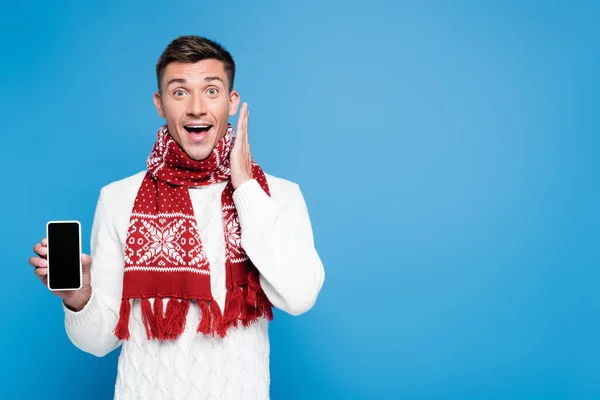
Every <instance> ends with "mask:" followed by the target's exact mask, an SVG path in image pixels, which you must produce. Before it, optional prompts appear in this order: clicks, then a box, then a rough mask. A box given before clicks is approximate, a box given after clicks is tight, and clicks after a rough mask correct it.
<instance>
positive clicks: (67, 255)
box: [48, 222, 81, 290]
mask: <svg viewBox="0 0 600 400" xmlns="http://www.w3.org/2000/svg"><path fill="white" fill-rule="evenodd" d="M79 235H80V230H79V224H78V223H76V222H51V223H49V224H48V287H49V288H50V289H54V290H61V289H76V288H78V287H79V285H80V279H81V278H80V274H81V264H80V254H81V249H80V248H79V247H80V243H81V240H80V239H79Z"/></svg>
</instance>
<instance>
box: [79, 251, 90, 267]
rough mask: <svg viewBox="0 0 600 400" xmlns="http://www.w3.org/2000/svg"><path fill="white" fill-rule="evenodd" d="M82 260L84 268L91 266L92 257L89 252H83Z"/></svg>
mask: <svg viewBox="0 0 600 400" xmlns="http://www.w3.org/2000/svg"><path fill="white" fill-rule="evenodd" d="M81 262H82V263H83V267H84V268H89V267H90V264H91V263H92V257H90V256H88V255H87V254H82V255H81Z"/></svg>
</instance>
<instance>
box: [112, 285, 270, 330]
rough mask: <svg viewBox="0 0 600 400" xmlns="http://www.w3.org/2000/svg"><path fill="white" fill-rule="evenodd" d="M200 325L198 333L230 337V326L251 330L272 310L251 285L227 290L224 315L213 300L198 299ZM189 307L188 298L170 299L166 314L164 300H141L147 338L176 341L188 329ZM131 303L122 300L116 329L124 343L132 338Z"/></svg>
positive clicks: (261, 293)
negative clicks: (151, 301)
mask: <svg viewBox="0 0 600 400" xmlns="http://www.w3.org/2000/svg"><path fill="white" fill-rule="evenodd" d="M198 305H199V307H200V314H201V317H200V322H199V324H198V326H197V328H196V331H197V332H200V333H203V334H205V335H212V336H215V334H218V335H219V336H220V337H221V338H224V337H225V336H227V331H228V330H229V329H230V328H231V327H236V328H237V327H238V322H241V323H242V325H243V326H245V327H248V326H250V325H251V324H252V323H253V322H255V321H256V320H257V319H258V317H264V318H266V319H268V320H269V321H270V320H272V319H273V309H272V305H271V303H270V302H269V299H268V298H267V296H266V294H265V293H264V291H263V290H262V288H261V287H260V285H255V284H254V282H253V283H252V284H251V283H250V280H249V282H248V285H245V286H243V287H242V288H234V289H231V290H228V291H227V296H226V298H225V312H224V313H222V312H221V308H220V307H219V304H218V303H217V302H216V301H214V300H210V301H207V300H199V301H198ZM189 308H190V301H189V300H187V299H181V300H178V299H176V298H170V299H169V300H168V303H167V309H166V311H164V312H163V309H164V306H163V299H162V298H160V297H157V298H155V299H154V305H152V304H151V303H150V300H149V299H148V298H143V299H142V301H141V309H142V321H143V323H144V328H145V329H146V336H147V337H148V339H159V340H175V339H177V338H178V337H179V336H180V335H181V334H182V333H183V331H184V330H185V326H186V316H187V313H188V310H189ZM130 313H131V304H130V300H129V299H123V300H122V301H121V309H120V312H119V322H118V324H117V326H116V328H115V331H114V333H115V335H116V336H117V337H118V338H119V339H121V340H127V339H129V338H130V332H129V317H130Z"/></svg>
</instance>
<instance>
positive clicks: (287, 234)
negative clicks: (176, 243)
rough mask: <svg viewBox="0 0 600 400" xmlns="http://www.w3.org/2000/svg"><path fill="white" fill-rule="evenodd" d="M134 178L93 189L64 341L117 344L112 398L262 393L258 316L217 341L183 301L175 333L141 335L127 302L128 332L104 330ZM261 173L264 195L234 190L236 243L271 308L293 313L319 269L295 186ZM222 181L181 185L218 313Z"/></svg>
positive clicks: (264, 341) (116, 302)
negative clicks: (81, 294) (81, 276)
mask: <svg viewBox="0 0 600 400" xmlns="http://www.w3.org/2000/svg"><path fill="white" fill-rule="evenodd" d="M144 174H145V171H143V172H140V173H138V174H136V175H133V176H131V177H128V178H126V179H123V180H120V181H117V182H114V183H112V184H110V185H108V186H106V187H104V188H103V189H102V191H101V193H100V198H99V201H98V205H97V208H96V214H95V216H94V225H93V227H92V236H91V255H92V260H93V261H92V266H91V275H92V290H93V294H92V297H91V298H90V301H89V302H88V304H87V305H86V306H85V308H84V309H83V310H82V311H80V312H73V311H71V310H69V309H68V308H66V307H64V305H63V309H64V312H65V327H66V331H67V334H68V336H69V338H70V339H71V341H72V342H73V344H74V345H75V346H77V347H78V348H79V349H81V350H83V351H85V352H88V353H91V354H94V355H96V356H98V357H101V356H104V355H106V354H107V353H109V352H112V351H113V350H115V349H117V348H118V347H119V346H120V345H121V344H122V347H121V354H120V357H119V363H118V371H117V379H116V386H115V397H114V398H115V399H118V400H129V399H140V400H142V399H143V400H158V399H176V400H179V399H194V400H198V399H217V398H218V399H243V400H251V399H261V400H263V399H268V398H269V383H270V374H269V351H270V346H269V337H268V321H266V320H265V319H260V320H259V321H258V322H256V323H254V324H252V325H251V326H249V327H247V328H244V327H243V326H240V327H239V328H237V329H234V330H231V331H229V332H228V336H226V337H225V338H224V339H221V338H220V337H219V336H216V337H212V336H205V335H202V334H199V333H197V332H196V327H197V326H198V322H199V321H200V319H201V316H200V312H199V308H198V306H197V304H196V303H194V302H192V305H191V307H190V310H189V312H188V316H187V326H186V329H185V332H184V333H183V334H182V335H181V337H179V338H178V339H177V340H176V341H165V342H159V341H155V340H151V341H149V340H148V339H147V338H146V331H145V329H144V325H143V323H142V317H141V312H140V304H139V301H135V302H134V303H133V306H132V309H131V317H130V322H129V329H130V332H131V338H130V339H129V340H128V341H124V342H121V341H119V340H118V339H117V338H116V337H115V336H114V334H113V329H114V327H115V325H116V324H117V320H118V315H119V306H120V300H121V290H122V285H123V283H122V279H123V265H124V260H123V251H124V243H125V238H126V235H127V230H128V226H129V215H130V213H131V210H132V207H133V202H134V200H135V197H136V194H137V191H138V188H139V186H140V184H141V182H142V179H143V177H144ZM266 176H267V182H268V184H269V187H270V190H271V197H269V196H267V195H266V194H265V193H264V191H263V190H262V189H261V188H260V186H259V185H258V182H257V181H255V180H250V181H247V182H245V183H244V184H243V185H241V186H240V187H239V188H238V189H237V190H236V191H235V192H234V197H233V200H234V202H235V205H236V208H237V210H238V215H239V219H240V226H241V230H242V246H243V248H244V250H245V251H246V253H247V254H248V256H249V257H250V259H251V260H252V261H253V263H254V264H255V265H256V267H257V269H258V270H259V272H260V280H261V284H262V287H263V290H264V291H265V293H266V295H267V297H268V298H269V300H270V301H271V302H272V303H273V305H274V306H275V307H277V308H279V309H281V310H283V311H285V312H287V313H289V314H292V315H299V314H301V313H304V312H306V311H308V310H309V309H310V308H311V307H312V306H313V304H314V303H315V301H316V298H317V295H318V293H319V291H320V289H321V286H322V284H323V280H324V270H323V265H322V263H321V260H320V258H319V256H318V254H317V252H316V250H315V248H314V245H313V234H312V228H311V224H310V220H309V216H308V212H307V209H306V204H305V202H304V198H303V196H302V194H301V192H300V189H299V187H298V185H297V184H295V183H293V182H290V181H288V180H285V179H281V178H276V177H274V176H271V175H268V174H267V175H266ZM224 186H225V183H220V184H215V185H211V186H208V187H201V188H190V189H189V192H190V196H191V199H192V204H193V207H194V212H195V214H196V218H197V221H198V227H199V231H200V236H201V239H202V242H203V245H204V246H205V247H204V248H205V251H206V254H207V257H208V260H209V262H210V268H211V289H212V293H213V296H214V298H215V300H216V301H217V302H218V303H219V306H220V307H221V309H224V302H225V291H226V289H225V243H224V235H223V219H222V209H221V197H220V194H221V192H222V190H223V188H224ZM151 302H153V299H151ZM166 304H167V302H164V306H165V307H166Z"/></svg>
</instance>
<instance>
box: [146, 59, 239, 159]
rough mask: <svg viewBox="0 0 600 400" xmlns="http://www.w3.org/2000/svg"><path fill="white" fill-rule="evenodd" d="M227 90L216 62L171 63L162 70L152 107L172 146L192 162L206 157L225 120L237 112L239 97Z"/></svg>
mask: <svg viewBox="0 0 600 400" xmlns="http://www.w3.org/2000/svg"><path fill="white" fill-rule="evenodd" d="M228 87H229V82H228V78H227V74H226V73H225V69H224V68H223V63H222V62H221V61H218V60H202V61H199V62H197V63H195V64H192V63H182V62H172V63H170V64H169V65H167V68H166V69H165V73H164V76H163V79H162V82H161V92H156V93H155V94H154V104H155V106H156V109H157V110H158V114H159V115H160V117H161V118H165V119H166V120H167V126H168V127H169V132H170V133H171V136H173V139H174V140H175V142H176V143H177V144H178V145H179V146H180V147H181V148H182V149H183V150H184V151H185V152H186V153H187V155H188V156H189V157H190V158H192V159H193V160H203V159H205V158H206V157H208V156H209V155H210V153H211V151H212V150H213V148H214V147H215V146H216V145H217V143H218V142H219V140H221V138H223V136H224V135H225V133H226V132H227V124H228V121H229V116H233V115H235V113H236V112H237V108H238V104H239V101H240V98H239V95H238V93H237V92H236V91H235V90H232V91H231V92H229V89H228Z"/></svg>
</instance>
